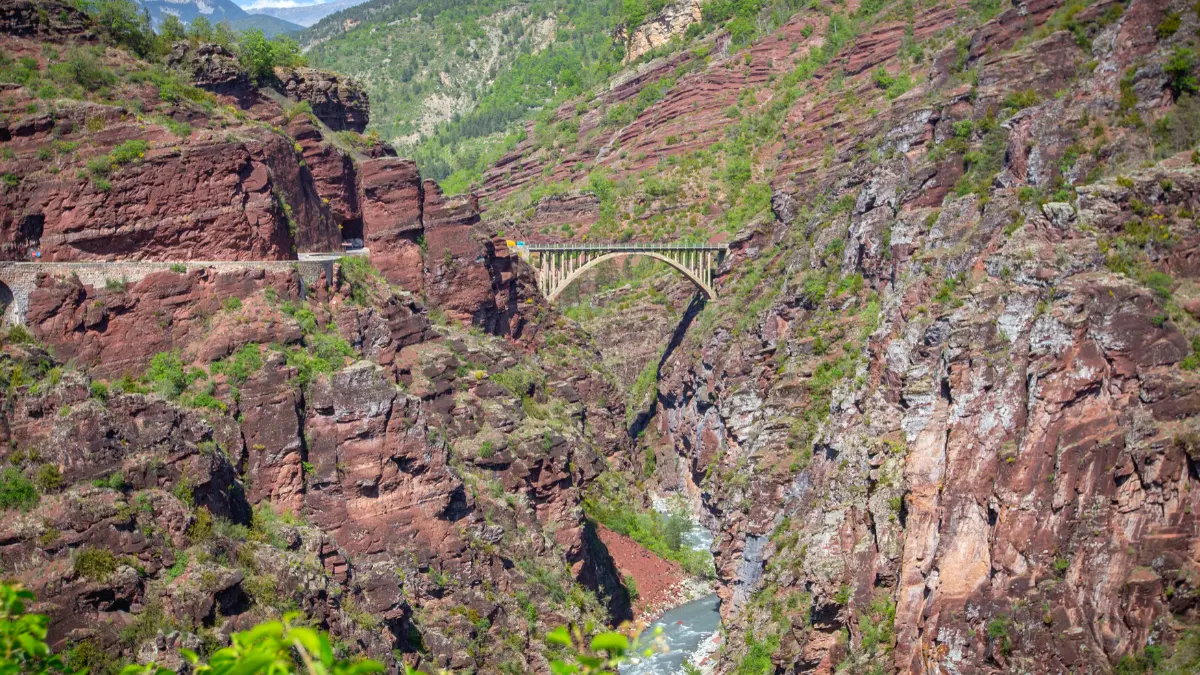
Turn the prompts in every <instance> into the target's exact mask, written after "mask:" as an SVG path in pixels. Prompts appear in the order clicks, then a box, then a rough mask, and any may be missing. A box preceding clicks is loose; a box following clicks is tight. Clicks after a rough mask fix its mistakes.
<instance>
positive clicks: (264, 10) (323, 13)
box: [247, 0, 366, 28]
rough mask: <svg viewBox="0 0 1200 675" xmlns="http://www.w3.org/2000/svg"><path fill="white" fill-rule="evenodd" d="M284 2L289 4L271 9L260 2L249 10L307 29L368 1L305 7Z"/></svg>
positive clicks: (349, 0) (271, 0)
mask: <svg viewBox="0 0 1200 675" xmlns="http://www.w3.org/2000/svg"><path fill="white" fill-rule="evenodd" d="M265 2H266V3H275V4H280V5H282V2H278V1H277V0H265ZM283 2H288V5H287V6H277V7H270V6H265V3H262V2H260V3H257V4H254V5H250V6H249V7H247V9H249V10H250V11H252V12H255V13H257V14H266V15H270V16H274V17H278V18H280V19H285V20H287V21H290V22H292V23H294V24H299V25H301V26H303V27H305V28H307V27H309V26H311V25H313V24H315V23H317V22H318V21H320V20H321V19H324V18H325V17H327V16H329V15H330V14H333V13H334V12H340V11H341V10H343V9H349V8H351V7H354V6H355V5H361V4H362V3H364V2H366V0H329V2H317V3H314V4H305V5H299V4H295V3H292V2H290V0H283Z"/></svg>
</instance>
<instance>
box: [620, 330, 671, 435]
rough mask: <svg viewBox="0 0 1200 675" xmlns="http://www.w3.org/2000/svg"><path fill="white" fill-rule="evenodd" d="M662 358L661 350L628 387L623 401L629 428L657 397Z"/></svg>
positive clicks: (626, 422)
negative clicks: (659, 367) (659, 364)
mask: <svg viewBox="0 0 1200 675" xmlns="http://www.w3.org/2000/svg"><path fill="white" fill-rule="evenodd" d="M661 358H662V350H661V349H660V350H659V353H658V354H656V355H655V356H654V357H653V358H651V359H650V360H649V361H648V362H647V363H646V365H645V366H643V367H642V370H641V372H639V373H638V376H637V379H635V380H634V381H633V384H632V385H630V387H629V394H628V395H627V396H626V399H625V424H626V426H629V425H631V424H633V422H634V420H636V419H637V417H638V415H639V414H641V413H642V412H644V411H646V408H647V406H650V405H652V404H653V403H654V402H655V400H656V399H657V397H658V362H659V359H661Z"/></svg>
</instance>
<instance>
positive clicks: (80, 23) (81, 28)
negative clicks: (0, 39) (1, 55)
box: [0, 0, 97, 41]
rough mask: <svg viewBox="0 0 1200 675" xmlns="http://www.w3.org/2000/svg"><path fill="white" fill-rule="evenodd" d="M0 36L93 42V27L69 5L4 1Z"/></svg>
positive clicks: (1, 10) (29, 1) (29, 0)
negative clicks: (1, 34) (71, 39)
mask: <svg viewBox="0 0 1200 675" xmlns="http://www.w3.org/2000/svg"><path fill="white" fill-rule="evenodd" d="M0 33H3V34H5V35H13V36H17V37H22V38H31V39H38V40H53V41H57V40H62V39H64V38H73V39H82V40H95V39H96V37H97V27H96V25H95V24H94V22H93V21H92V20H91V18H90V17H88V15H87V14H85V13H84V12H82V11H80V10H79V9H78V8H77V7H74V6H73V5H68V4H61V3H57V2H52V3H42V2H33V1H32V0H5V2H4V3H3V4H0Z"/></svg>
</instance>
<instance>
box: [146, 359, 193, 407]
mask: <svg viewBox="0 0 1200 675" xmlns="http://www.w3.org/2000/svg"><path fill="white" fill-rule="evenodd" d="M201 375H202V373H197V372H190V373H189V372H186V371H185V370H184V368H183V359H181V358H180V357H179V352H178V351H171V352H159V353H158V354H155V355H154V356H152V357H151V358H150V365H149V366H148V367H147V368H146V375H145V379H146V380H147V381H148V382H149V384H150V386H151V388H153V389H154V391H156V392H158V393H160V394H162V395H163V396H166V397H167V398H169V399H172V400H174V399H178V398H179V396H180V395H181V394H183V392H185V391H187V388H188V387H190V386H191V384H192V382H195V381H196V379H197V378H198V377H200V376H201Z"/></svg>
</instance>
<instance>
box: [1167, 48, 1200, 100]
mask: <svg viewBox="0 0 1200 675" xmlns="http://www.w3.org/2000/svg"><path fill="white" fill-rule="evenodd" d="M1163 71H1164V72H1165V73H1166V75H1167V86H1168V87H1170V88H1171V91H1172V92H1173V93H1174V94H1175V98H1179V97H1180V96H1182V95H1183V94H1194V93H1196V90H1197V88H1198V87H1200V84H1198V83H1197V80H1196V52H1195V51H1194V50H1192V49H1190V48H1188V47H1176V48H1175V49H1174V50H1172V52H1171V56H1170V57H1168V58H1167V62H1166V63H1164V64H1163Z"/></svg>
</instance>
